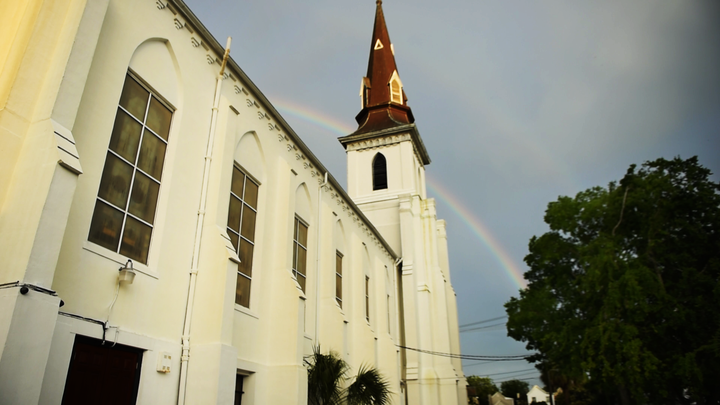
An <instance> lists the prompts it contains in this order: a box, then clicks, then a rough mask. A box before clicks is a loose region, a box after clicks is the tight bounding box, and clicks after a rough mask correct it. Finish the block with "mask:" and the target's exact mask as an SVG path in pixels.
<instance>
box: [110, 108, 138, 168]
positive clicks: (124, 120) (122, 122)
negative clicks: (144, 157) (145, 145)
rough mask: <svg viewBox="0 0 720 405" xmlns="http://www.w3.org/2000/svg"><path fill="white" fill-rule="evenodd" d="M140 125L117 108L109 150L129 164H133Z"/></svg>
mask: <svg viewBox="0 0 720 405" xmlns="http://www.w3.org/2000/svg"><path fill="white" fill-rule="evenodd" d="M141 131H142V125H141V124H140V123H139V122H137V121H135V120H134V119H132V118H130V116H129V115H127V113H126V112H125V111H123V110H121V109H119V108H118V112H117V115H116V116H115V126H114V127H113V132H112V136H111V137H110V149H112V150H113V151H115V152H117V154H118V155H120V156H122V157H124V158H125V159H127V160H128V161H129V162H132V163H135V157H136V156H137V150H138V145H139V144H140V132H141Z"/></svg>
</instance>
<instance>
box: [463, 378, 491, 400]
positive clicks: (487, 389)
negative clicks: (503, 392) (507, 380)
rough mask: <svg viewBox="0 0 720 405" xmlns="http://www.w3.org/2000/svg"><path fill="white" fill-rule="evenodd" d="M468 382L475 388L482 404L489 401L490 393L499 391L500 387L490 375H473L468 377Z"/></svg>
mask: <svg viewBox="0 0 720 405" xmlns="http://www.w3.org/2000/svg"><path fill="white" fill-rule="evenodd" d="M467 383H468V385H469V386H470V387H473V388H475V394H476V395H477V397H478V400H479V402H480V403H481V404H483V405H484V404H487V403H488V400H487V398H488V395H492V394H494V393H496V392H498V387H497V385H495V383H494V382H493V380H492V379H491V378H490V377H478V376H476V375H471V376H469V377H467Z"/></svg>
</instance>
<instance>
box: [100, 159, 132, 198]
mask: <svg viewBox="0 0 720 405" xmlns="http://www.w3.org/2000/svg"><path fill="white" fill-rule="evenodd" d="M132 173H133V169H132V166H130V165H128V164H127V163H125V162H123V161H122V160H120V158H118V157H117V156H115V155H113V154H112V153H109V152H108V154H107V159H106V160H105V168H104V169H103V174H102V179H100V190H99V191H98V196H99V197H100V198H102V199H103V200H105V201H107V202H109V203H112V204H113V205H115V206H117V207H118V208H121V209H123V210H124V209H125V205H126V204H127V198H128V193H129V191H130V179H132Z"/></svg>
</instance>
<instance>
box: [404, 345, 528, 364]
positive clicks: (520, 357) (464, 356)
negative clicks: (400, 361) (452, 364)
mask: <svg viewBox="0 0 720 405" xmlns="http://www.w3.org/2000/svg"><path fill="white" fill-rule="evenodd" d="M396 346H397V347H400V348H402V349H406V350H412V351H415V352H419V353H424V354H430V355H433V356H440V357H450V358H453V359H463V360H486V361H518V360H526V359H527V358H529V357H530V355H525V354H521V355H509V356H490V355H482V354H456V353H443V352H435V351H432V350H423V349H417V348H414V347H407V346H400V345H396Z"/></svg>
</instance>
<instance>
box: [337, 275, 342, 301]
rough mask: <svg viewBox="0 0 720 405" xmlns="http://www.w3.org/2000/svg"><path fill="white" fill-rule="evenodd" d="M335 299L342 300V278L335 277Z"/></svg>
mask: <svg viewBox="0 0 720 405" xmlns="http://www.w3.org/2000/svg"><path fill="white" fill-rule="evenodd" d="M335 297H337V298H339V299H340V300H342V277H340V276H339V275H337V274H336V275H335Z"/></svg>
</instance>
